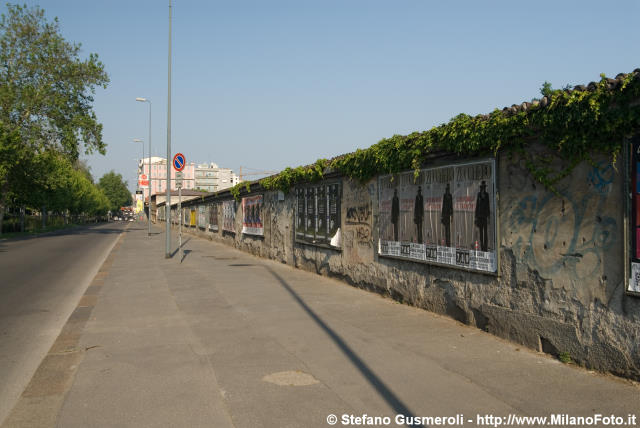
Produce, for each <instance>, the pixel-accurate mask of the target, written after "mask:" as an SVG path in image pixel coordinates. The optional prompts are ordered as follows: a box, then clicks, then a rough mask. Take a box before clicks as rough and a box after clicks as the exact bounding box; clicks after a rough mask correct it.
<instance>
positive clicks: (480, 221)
mask: <svg viewBox="0 0 640 428" xmlns="http://www.w3.org/2000/svg"><path fill="white" fill-rule="evenodd" d="M489 214H490V206H489V194H488V193H487V183H486V182H485V181H484V180H483V181H482V183H480V191H479V192H478V198H477V199H476V214H475V217H476V226H477V227H478V230H479V231H480V249H481V250H482V251H488V248H489V245H488V244H489V238H488V236H487V225H488V224H489Z"/></svg>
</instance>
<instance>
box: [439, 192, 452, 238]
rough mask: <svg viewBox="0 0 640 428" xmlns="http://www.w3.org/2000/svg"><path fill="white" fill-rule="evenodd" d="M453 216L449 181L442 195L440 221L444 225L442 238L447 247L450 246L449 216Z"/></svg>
mask: <svg viewBox="0 0 640 428" xmlns="http://www.w3.org/2000/svg"><path fill="white" fill-rule="evenodd" d="M452 217H453V196H452V195H451V190H450V187H449V183H447V188H446V189H445V191H444V195H443V196H442V218H441V219H440V221H441V222H442V224H443V225H444V239H445V242H446V245H447V247H450V246H451V218H452Z"/></svg>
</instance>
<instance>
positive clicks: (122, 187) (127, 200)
mask: <svg viewBox="0 0 640 428" xmlns="http://www.w3.org/2000/svg"><path fill="white" fill-rule="evenodd" d="M98 187H100V189H101V190H102V192H103V193H104V194H105V196H106V197H107V199H108V200H109V209H110V210H111V211H114V212H115V211H118V210H119V209H120V207H124V206H127V205H131V202H132V200H131V193H129V189H128V188H127V183H126V182H125V181H124V180H123V179H122V175H120V174H116V173H115V172H114V171H109V172H108V173H106V174H105V175H103V176H102V177H101V178H100V181H99V182H98Z"/></svg>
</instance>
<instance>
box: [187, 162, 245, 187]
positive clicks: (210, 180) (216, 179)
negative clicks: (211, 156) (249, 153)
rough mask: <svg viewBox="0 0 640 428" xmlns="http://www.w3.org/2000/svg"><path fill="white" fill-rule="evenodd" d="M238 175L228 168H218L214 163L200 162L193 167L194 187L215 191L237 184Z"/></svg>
mask: <svg viewBox="0 0 640 428" xmlns="http://www.w3.org/2000/svg"><path fill="white" fill-rule="evenodd" d="M239 182H240V180H239V179H238V176H237V175H236V174H234V173H233V171H232V170H231V169H229V168H220V167H219V166H218V165H216V164H215V163H213V162H212V163H210V164H206V163H205V164H200V165H197V166H196V169H195V189H200V190H205V191H207V192H217V191H219V190H224V189H228V188H229V187H233V186H235V185H236V184H238V183H239Z"/></svg>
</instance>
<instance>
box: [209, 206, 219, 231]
mask: <svg viewBox="0 0 640 428" xmlns="http://www.w3.org/2000/svg"><path fill="white" fill-rule="evenodd" d="M208 228H209V230H210V231H212V232H217V231H218V204H217V203H213V204H210V205H209V223H208Z"/></svg>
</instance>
